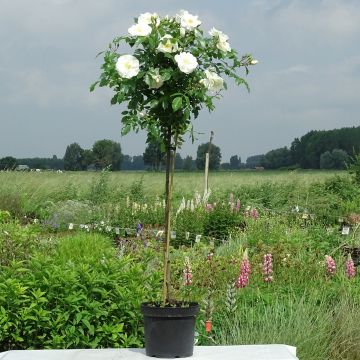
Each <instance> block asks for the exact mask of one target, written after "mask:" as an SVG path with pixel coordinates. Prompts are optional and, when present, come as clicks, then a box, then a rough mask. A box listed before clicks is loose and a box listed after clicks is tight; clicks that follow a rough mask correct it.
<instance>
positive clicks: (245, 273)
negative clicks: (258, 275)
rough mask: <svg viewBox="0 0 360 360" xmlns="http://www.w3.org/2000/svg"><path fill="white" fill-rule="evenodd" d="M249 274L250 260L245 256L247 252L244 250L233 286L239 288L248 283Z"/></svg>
mask: <svg viewBox="0 0 360 360" xmlns="http://www.w3.org/2000/svg"><path fill="white" fill-rule="evenodd" d="M250 274H251V265H250V261H249V259H248V257H247V253H246V252H245V254H244V257H243V260H242V261H241V264H240V274H239V277H238V279H237V280H236V283H235V286H236V287H237V288H238V289H239V288H244V287H246V286H247V285H248V284H249V276H250Z"/></svg>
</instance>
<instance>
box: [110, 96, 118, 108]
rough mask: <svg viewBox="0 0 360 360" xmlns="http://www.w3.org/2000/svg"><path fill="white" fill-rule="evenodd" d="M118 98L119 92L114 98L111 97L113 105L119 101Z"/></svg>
mask: <svg viewBox="0 0 360 360" xmlns="http://www.w3.org/2000/svg"><path fill="white" fill-rule="evenodd" d="M117 99H118V94H116V95H114V96H113V97H112V98H111V101H110V103H111V105H115V104H116V103H117Z"/></svg>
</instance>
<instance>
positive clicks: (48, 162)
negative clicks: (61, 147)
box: [17, 155, 64, 170]
mask: <svg viewBox="0 0 360 360" xmlns="http://www.w3.org/2000/svg"><path fill="white" fill-rule="evenodd" d="M17 163H18V164H20V165H27V166H29V168H31V169H53V170H62V169H64V159H58V157H57V156H56V155H53V157H52V158H38V157H36V158H25V159H17Z"/></svg>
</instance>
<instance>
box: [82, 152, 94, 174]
mask: <svg viewBox="0 0 360 360" xmlns="http://www.w3.org/2000/svg"><path fill="white" fill-rule="evenodd" d="M94 163H95V156H94V153H93V152H92V150H91V149H85V150H84V152H83V157H82V168H83V170H86V169H87V168H88V166H90V165H93V164H94Z"/></svg>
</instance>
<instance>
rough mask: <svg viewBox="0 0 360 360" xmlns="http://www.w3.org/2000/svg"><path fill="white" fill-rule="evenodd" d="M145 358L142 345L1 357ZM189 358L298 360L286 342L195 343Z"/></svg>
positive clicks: (27, 352)
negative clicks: (261, 343) (272, 343)
mask: <svg viewBox="0 0 360 360" xmlns="http://www.w3.org/2000/svg"><path fill="white" fill-rule="evenodd" d="M3 359H4V360H45V359H46V360H48V359H49V360H50V359H51V360H123V359H129V360H145V359H150V357H147V356H146V355H145V350H144V349H93V350H90V349H88V350H81V349H79V350H12V351H6V352H2V353H0V360H3ZM189 359H192V360H205V359H206V360H215V359H216V360H219V359H221V360H298V358H297V357H296V348H295V347H292V346H288V345H235V346H195V348H194V355H193V356H192V357H191V358H189Z"/></svg>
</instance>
